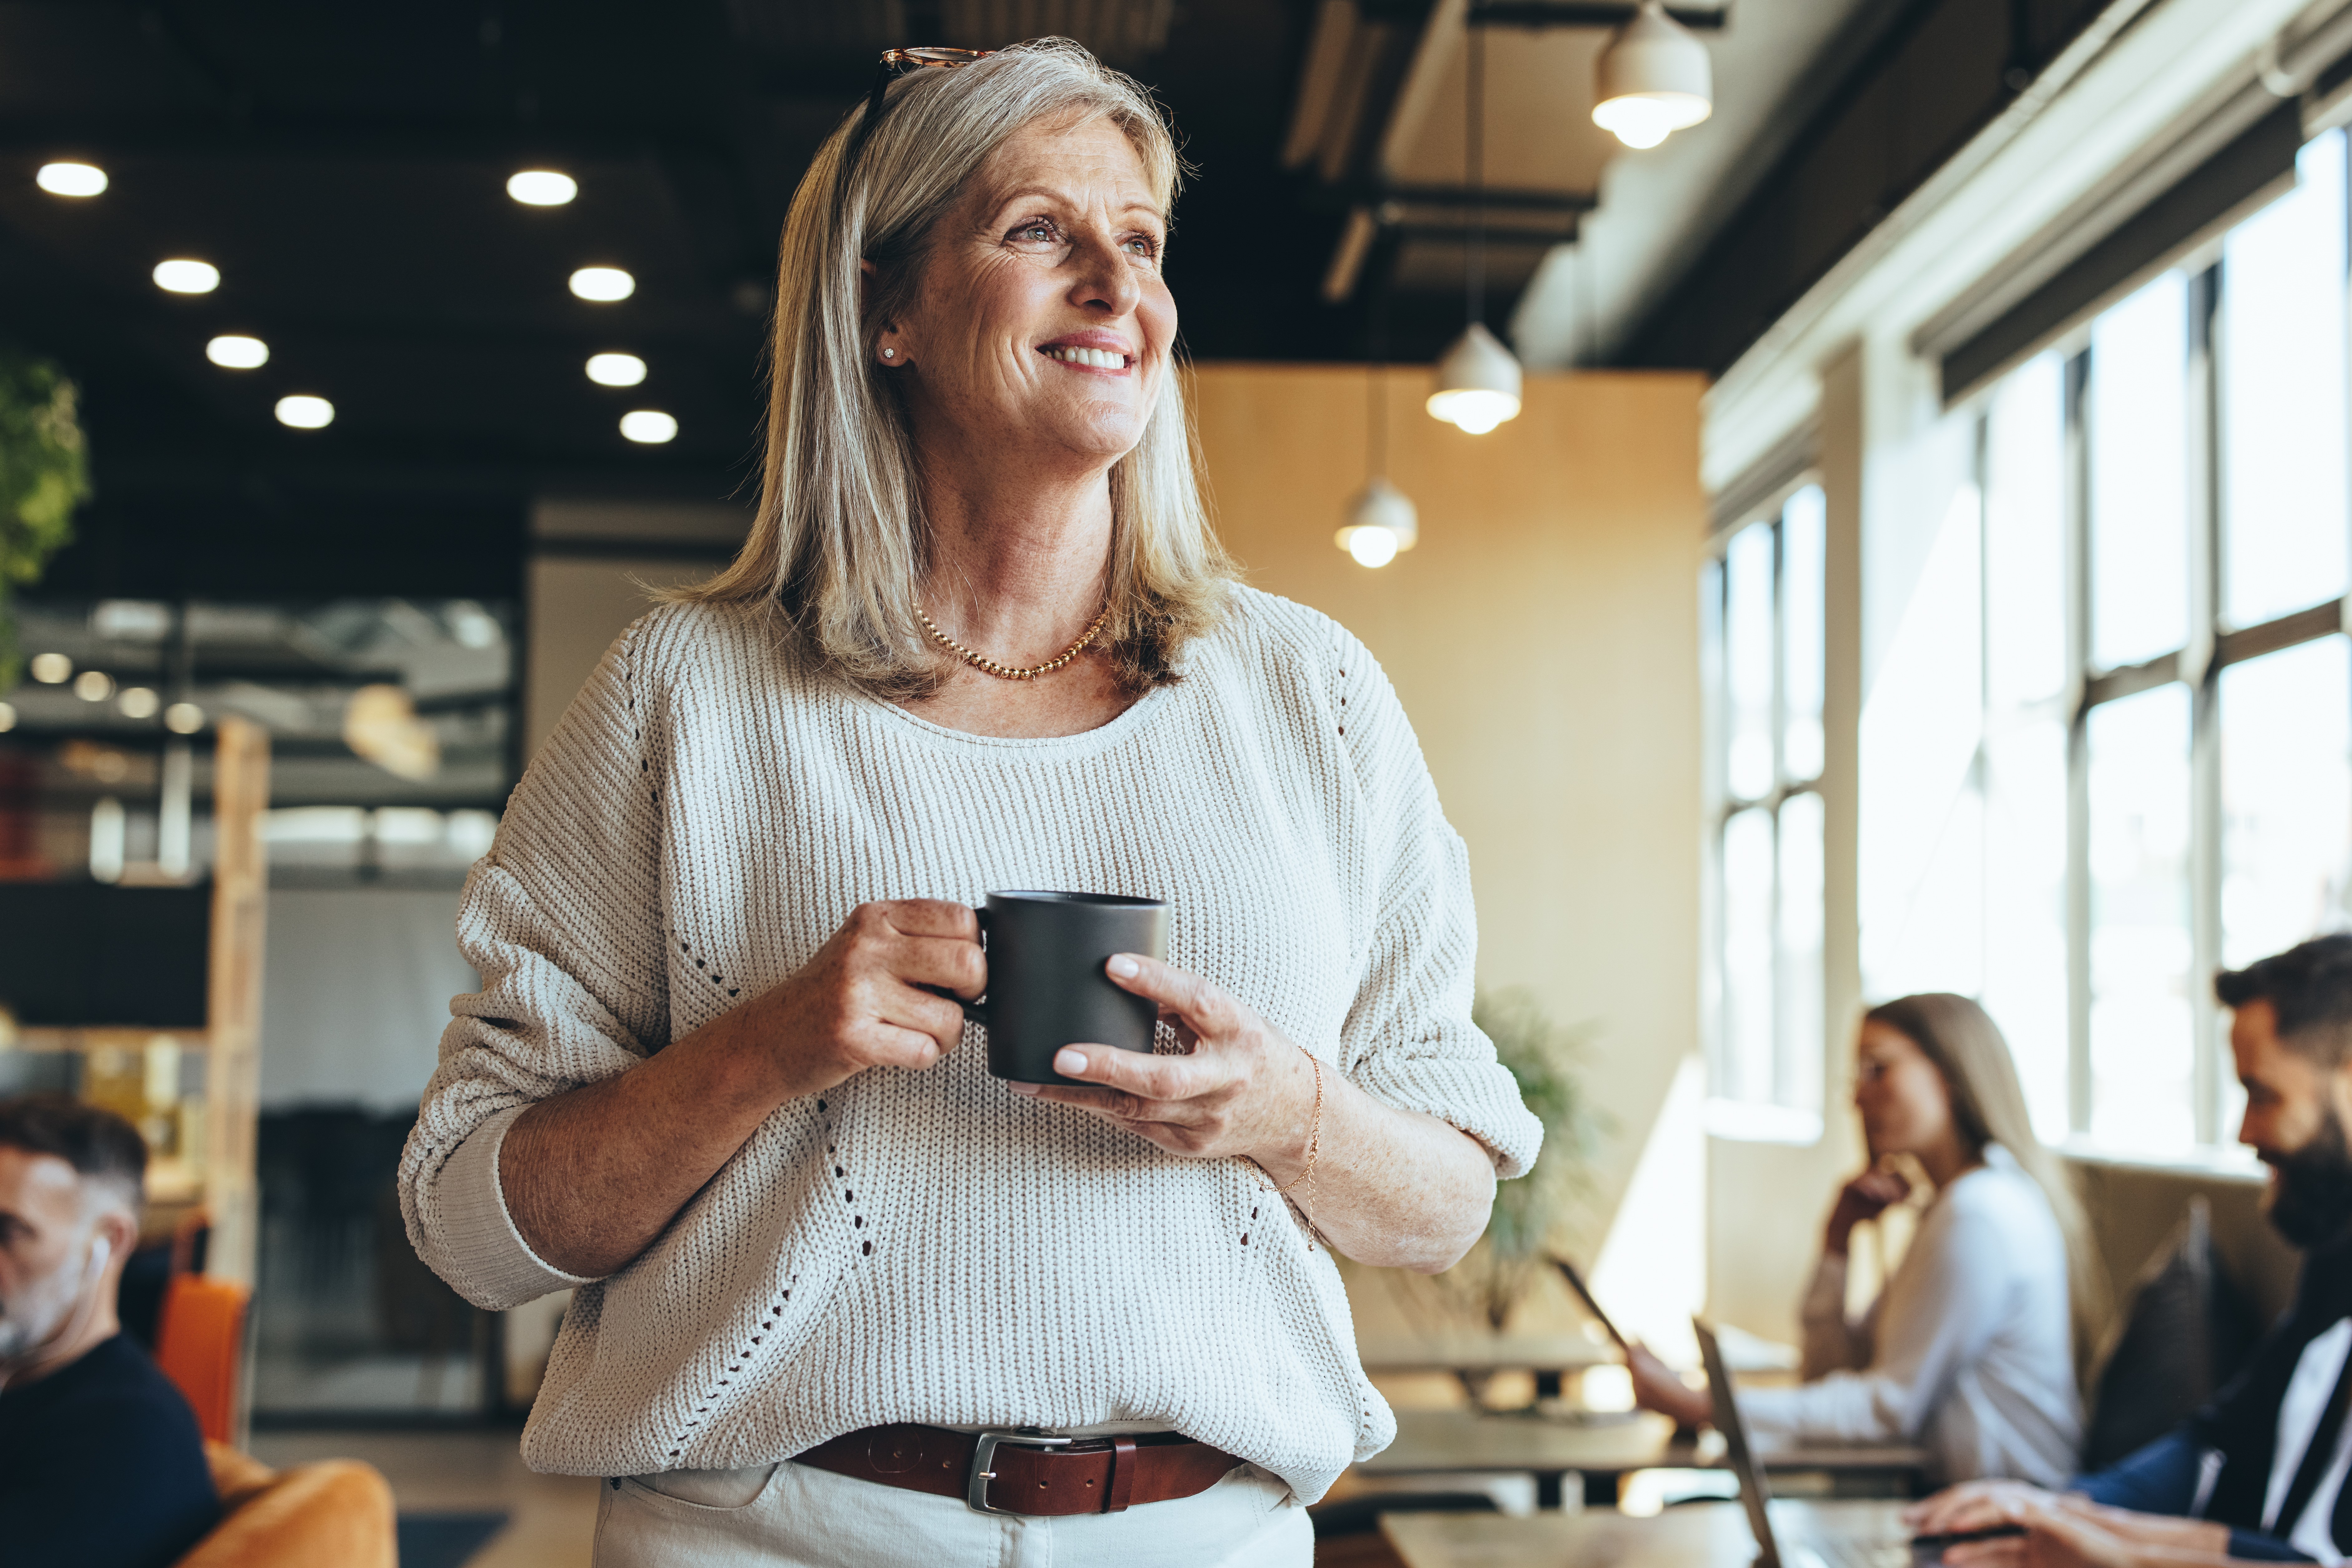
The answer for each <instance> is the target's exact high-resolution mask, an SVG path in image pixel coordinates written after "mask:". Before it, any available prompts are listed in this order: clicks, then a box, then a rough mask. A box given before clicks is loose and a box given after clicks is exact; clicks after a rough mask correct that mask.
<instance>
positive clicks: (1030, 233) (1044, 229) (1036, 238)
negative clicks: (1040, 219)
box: [1013, 223, 1054, 245]
mask: <svg viewBox="0 0 2352 1568" xmlns="http://www.w3.org/2000/svg"><path fill="white" fill-rule="evenodd" d="M1013 237H1014V238H1015V239H1025V240H1028V241H1030V242H1032V243H1033V244H1037V245H1043V244H1045V243H1046V242H1048V241H1050V240H1051V239H1052V238H1053V237H1054V226H1053V225H1052V224H1050V223H1024V224H1023V225H1022V226H1020V227H1019V228H1016V229H1014V230H1013Z"/></svg>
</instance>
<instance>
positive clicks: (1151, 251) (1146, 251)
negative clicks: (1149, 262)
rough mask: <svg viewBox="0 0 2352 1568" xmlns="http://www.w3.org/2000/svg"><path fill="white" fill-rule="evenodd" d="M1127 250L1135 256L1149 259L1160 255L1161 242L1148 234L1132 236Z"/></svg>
mask: <svg viewBox="0 0 2352 1568" xmlns="http://www.w3.org/2000/svg"><path fill="white" fill-rule="evenodd" d="M1127 248H1128V249H1129V252H1131V253H1132V254H1134V255H1137V256H1141V257H1147V258H1149V257H1153V256H1157V255H1159V254H1160V242H1159V241H1158V240H1156V239H1154V238H1152V237H1150V235H1148V234H1138V235H1131V236H1129V238H1128V241H1127Z"/></svg>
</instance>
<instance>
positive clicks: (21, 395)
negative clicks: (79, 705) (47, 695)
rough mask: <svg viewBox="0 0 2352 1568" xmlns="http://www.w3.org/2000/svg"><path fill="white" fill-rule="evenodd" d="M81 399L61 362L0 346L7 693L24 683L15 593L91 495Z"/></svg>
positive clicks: (2, 677)
mask: <svg viewBox="0 0 2352 1568" xmlns="http://www.w3.org/2000/svg"><path fill="white" fill-rule="evenodd" d="M78 405H79V392H78V390H77V388H76V387H75V385H74V384H73V382H72V381H71V380H69V379H68V377H67V375H66V374H65V372H64V371H63V370H61V369H59V368H58V366H57V364H56V363H53V362H51V361H49V360H46V359H41V358H38V357H36V356H34V355H31V354H26V353H21V352H19V351H16V350H14V349H5V348H0V692H5V691H6V690H8V689H10V688H11V687H13V686H15V685H16V673H17V664H18V658H19V656H18V651H17V647H16V623H15V621H14V619H13V617H11V616H10V615H9V614H8V596H9V595H10V594H11V593H13V592H15V591H16V589H19V588H24V587H28V586H30V585H31V584H33V583H35V582H37V580H38V579H39V577H40V575H41V569H42V568H43V567H45V566H47V564H48V561H49V557H50V556H52V555H54V554H56V553H57V552H58V550H59V549H60V548H62V547H63V546H64V545H65V543H66V542H67V541H68V540H70V539H71V538H72V537H73V514H74V509H75V508H76V507H78V506H79V505H80V504H81V503H82V502H83V501H85V500H88V499H89V454H88V452H87V450H86V449H85V447H84V443H83V440H82V431H81V419H80V416H79V406H78Z"/></svg>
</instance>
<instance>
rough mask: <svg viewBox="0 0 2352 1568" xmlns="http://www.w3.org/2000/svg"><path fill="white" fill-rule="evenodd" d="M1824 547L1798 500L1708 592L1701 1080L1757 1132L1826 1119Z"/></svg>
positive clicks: (1753, 534) (1774, 516) (1713, 564)
mask: <svg viewBox="0 0 2352 1568" xmlns="http://www.w3.org/2000/svg"><path fill="white" fill-rule="evenodd" d="M1824 545H1825V541H1824V519H1823V516H1822V492H1821V490H1820V489H1818V488H1816V487H1812V486H1807V487H1805V488H1804V489H1799V490H1798V491H1797V492H1796V493H1795V494H1793V495H1791V496H1790V497H1789V498H1788V499H1787V500H1785V501H1784V502H1782V503H1781V504H1780V506H1778V507H1777V508H1774V509H1772V510H1769V512H1768V513H1767V514H1766V515H1765V516H1763V517H1762V518H1760V519H1759V520H1757V521H1751V522H1749V523H1748V524H1747V525H1746V526H1745V527H1742V528H1738V529H1737V530H1735V531H1732V532H1731V533H1730V534H1729V535H1728V536H1727V538H1726V539H1725V540H1724V541H1723V542H1722V549H1721V551H1720V552H1718V553H1717V555H1716V556H1715V557H1714V558H1713V559H1712V560H1710V561H1709V563H1708V564H1707V567H1706V574H1705V577H1704V580H1703V582H1702V585H1701V594H1702V596H1703V600H1702V604H1701V607H1700V618H1701V623H1702V626H1703V627H1704V636H1705V637H1706V644H1705V654H1704V658H1705V665H1706V686H1707V730H1708V745H1707V758H1708V763H1707V769H1706V773H1707V781H1708V807H1709V857H1708V858H1709V864H1710V869H1711V875H1710V878H1709V882H1710V889H1711V897H1710V899H1709V900H1708V902H1709V911H1708V923H1709V926H1710V934H1711V942H1710V946H1711V948H1712V950H1713V954H1712V956H1713V962H1712V963H1709V964H1708V965H1707V966H1706V968H1707V992H1708V994H1707V998H1706V1003H1707V1005H1706V1022H1707V1037H1708V1042H1709V1058H1710V1068H1711V1071H1710V1077H1711V1079H1712V1081H1713V1089H1714V1095H1715V1098H1716V1100H1717V1102H1718V1104H1724V1105H1730V1106H1735V1107H1738V1108H1741V1109H1742V1110H1744V1111H1746V1112H1747V1113H1748V1118H1749V1120H1750V1121H1755V1122H1758V1123H1760V1125H1761V1127H1762V1129H1763V1130H1765V1131H1782V1130H1786V1131H1799V1132H1801V1131H1805V1130H1806V1129H1807V1128H1809V1127H1813V1128H1817V1127H1818V1125H1819V1117H1820V1110H1821V1098H1822V1081H1821V1079H1822V796H1821V776H1822V749H1823V733H1822V689H1823V676H1822V568H1823V561H1824Z"/></svg>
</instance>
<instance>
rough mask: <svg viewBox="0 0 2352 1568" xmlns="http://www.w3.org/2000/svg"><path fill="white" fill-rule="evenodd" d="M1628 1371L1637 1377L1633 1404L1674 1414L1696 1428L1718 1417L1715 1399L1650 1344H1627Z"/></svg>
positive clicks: (1679, 1422) (1678, 1423) (1677, 1421)
mask: <svg viewBox="0 0 2352 1568" xmlns="http://www.w3.org/2000/svg"><path fill="white" fill-rule="evenodd" d="M1625 1370H1626V1371H1627V1372H1628V1373H1631V1374H1632V1375H1633V1403H1634V1404H1636V1405H1640V1406H1641V1407H1642V1408H1643V1409H1644V1410H1654V1411H1656V1412H1657V1413H1658V1414H1659V1415H1671V1416H1673V1417H1674V1421H1675V1426H1688V1427H1692V1428H1696V1427H1700V1426H1706V1424H1707V1423H1708V1422H1709V1421H1711V1420H1713V1419H1714V1417H1715V1401H1714V1400H1712V1399H1710V1398H1708V1397H1707V1395H1706V1393H1705V1392H1704V1391H1703V1390H1700V1389H1696V1388H1693V1387H1692V1386H1691V1385H1690V1384H1687V1383H1685V1382H1684V1381H1683V1380H1682V1376H1681V1374H1680V1373H1676V1372H1675V1369H1674V1368H1672V1367H1670V1366H1668V1365H1667V1364H1666V1363H1664V1362H1662V1361H1660V1360H1659V1359H1658V1358H1657V1357H1656V1356H1655V1355H1654V1354H1652V1353H1651V1352H1650V1347H1649V1346H1647V1345H1645V1344H1643V1343H1641V1342H1639V1341H1636V1342H1634V1343H1633V1344H1632V1345H1629V1346H1627V1347H1626V1351H1625Z"/></svg>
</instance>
